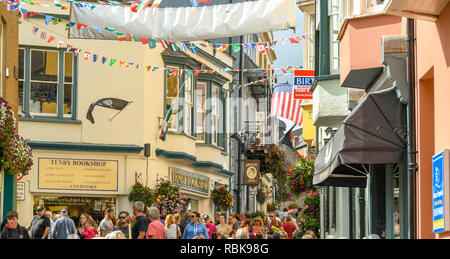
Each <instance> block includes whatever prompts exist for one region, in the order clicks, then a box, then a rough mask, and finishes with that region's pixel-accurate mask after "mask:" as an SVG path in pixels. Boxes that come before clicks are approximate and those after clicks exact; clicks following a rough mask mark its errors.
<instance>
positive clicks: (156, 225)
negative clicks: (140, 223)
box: [146, 207, 166, 239]
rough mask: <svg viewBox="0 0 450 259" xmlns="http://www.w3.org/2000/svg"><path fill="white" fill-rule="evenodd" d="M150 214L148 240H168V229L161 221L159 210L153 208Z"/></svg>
mask: <svg viewBox="0 0 450 259" xmlns="http://www.w3.org/2000/svg"><path fill="white" fill-rule="evenodd" d="M148 214H149V217H150V221H151V222H150V224H148V228H147V234H146V238H147V239H166V228H165V227H164V225H163V224H162V223H161V221H159V217H160V215H159V209H158V208H156V207H151V208H150V209H149V210H148Z"/></svg>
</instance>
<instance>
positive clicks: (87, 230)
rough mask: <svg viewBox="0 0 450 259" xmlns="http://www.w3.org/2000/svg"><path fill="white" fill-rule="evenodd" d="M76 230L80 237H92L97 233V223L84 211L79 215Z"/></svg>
mask: <svg viewBox="0 0 450 259" xmlns="http://www.w3.org/2000/svg"><path fill="white" fill-rule="evenodd" d="M77 230H78V236H79V237H80V239H92V238H94V237H96V236H97V235H98V231H97V223H95V221H94V219H93V218H92V217H91V216H90V215H89V214H87V213H85V212H83V213H81V215H80V220H79V222H78V229H77Z"/></svg>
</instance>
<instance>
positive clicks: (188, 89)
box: [184, 76, 194, 135]
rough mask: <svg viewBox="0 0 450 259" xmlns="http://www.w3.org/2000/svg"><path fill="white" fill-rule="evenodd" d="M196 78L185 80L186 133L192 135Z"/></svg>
mask: <svg viewBox="0 0 450 259" xmlns="http://www.w3.org/2000/svg"><path fill="white" fill-rule="evenodd" d="M193 81H194V77H193V76H189V77H186V78H185V83H184V132H185V133H186V134H189V135H192V134H193V132H192V112H193V105H194V87H193V84H194V82H193Z"/></svg>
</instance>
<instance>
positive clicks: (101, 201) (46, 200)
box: [33, 195, 118, 226]
mask: <svg viewBox="0 0 450 259" xmlns="http://www.w3.org/2000/svg"><path fill="white" fill-rule="evenodd" d="M33 199H34V205H33V212H35V211H36V208H37V207H38V206H42V207H44V208H45V209H46V210H47V211H51V212H52V213H53V216H54V217H55V216H56V214H57V213H58V212H59V211H60V210H62V209H64V208H65V209H67V210H68V211H69V216H70V217H71V218H72V219H73V220H74V221H75V225H77V226H78V221H79V217H80V215H81V213H83V212H86V213H87V214H89V215H91V216H92V218H93V219H94V220H95V222H97V224H99V223H100V221H101V220H102V219H103V218H104V212H105V210H106V209H107V208H113V209H114V211H115V213H116V215H117V213H118V212H117V210H116V199H115V198H113V197H74V196H57V195H35V196H34V197H33Z"/></svg>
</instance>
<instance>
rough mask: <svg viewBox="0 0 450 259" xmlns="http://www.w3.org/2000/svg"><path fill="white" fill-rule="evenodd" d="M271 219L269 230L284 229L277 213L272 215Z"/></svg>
mask: <svg viewBox="0 0 450 259" xmlns="http://www.w3.org/2000/svg"><path fill="white" fill-rule="evenodd" d="M269 218H270V225H269V229H272V227H276V228H278V229H281V227H282V225H281V220H279V219H278V218H277V216H276V214H275V213H272V214H270V216H269Z"/></svg>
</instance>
